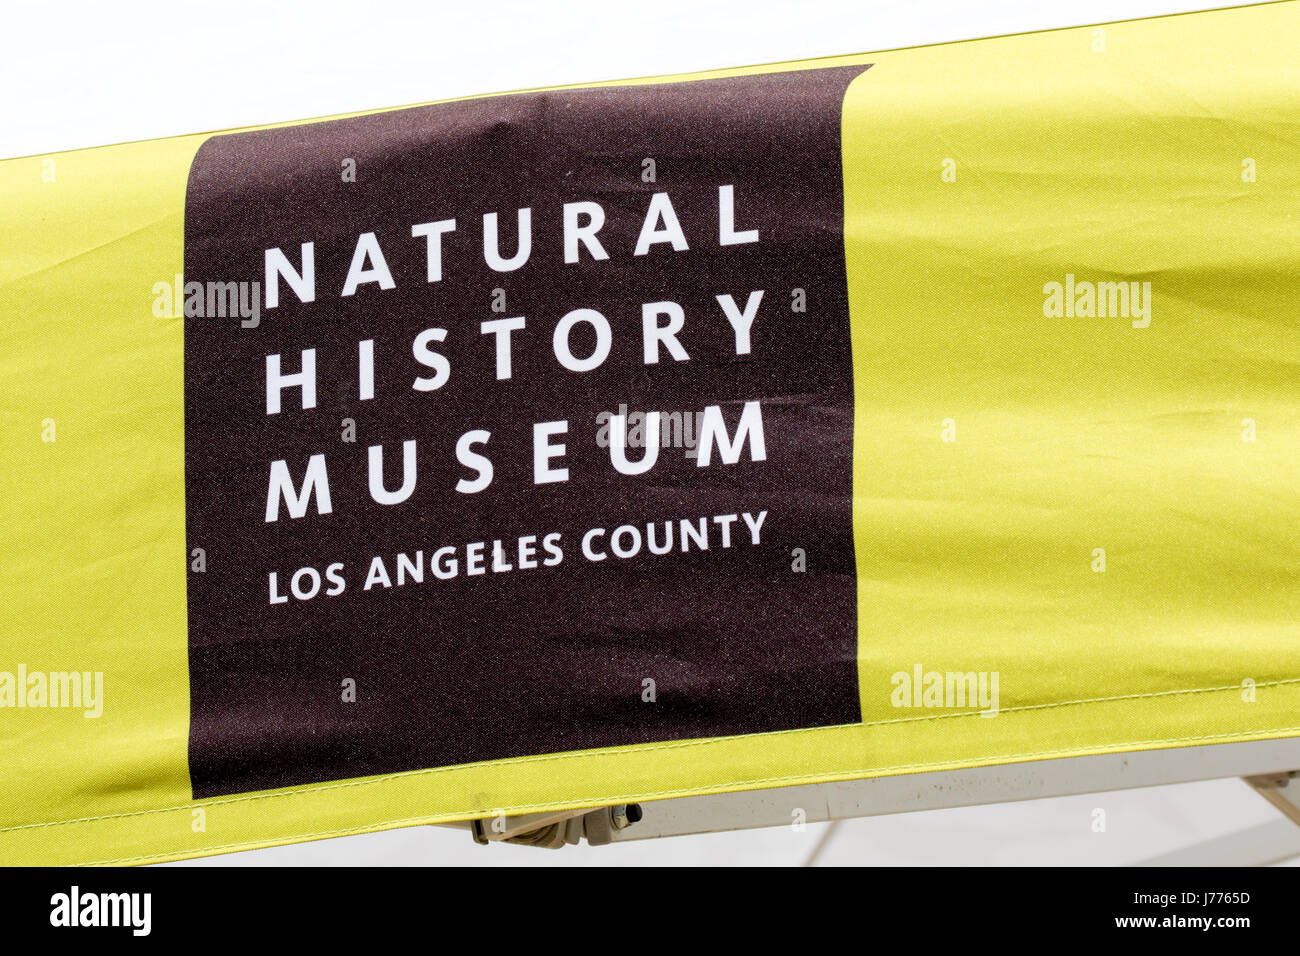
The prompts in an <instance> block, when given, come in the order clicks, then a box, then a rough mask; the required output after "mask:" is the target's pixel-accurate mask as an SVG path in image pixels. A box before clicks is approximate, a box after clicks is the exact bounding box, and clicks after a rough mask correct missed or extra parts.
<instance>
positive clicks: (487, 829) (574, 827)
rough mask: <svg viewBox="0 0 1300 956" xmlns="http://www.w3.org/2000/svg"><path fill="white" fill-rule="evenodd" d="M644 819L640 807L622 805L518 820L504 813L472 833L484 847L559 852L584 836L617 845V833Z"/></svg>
mask: <svg viewBox="0 0 1300 956" xmlns="http://www.w3.org/2000/svg"><path fill="white" fill-rule="evenodd" d="M640 819H641V807H640V805H639V804H635V803H620V804H618V805H617V806H613V807H601V808H599V809H596V810H565V811H560V812H557V813H526V814H523V815H520V816H515V817H512V816H507V815H505V814H502V815H500V816H496V817H487V818H484V819H479V820H471V821H470V832H471V834H472V835H473V837H474V842H475V843H480V844H483V845H487V844H489V843H515V844H518V845H520V846H537V847H542V848H544V849H548V850H558V849H559V848H560V847H562V846H576V845H577V844H578V843H581V842H582V838H583V837H586V838H587V842H588V843H589V844H591V845H592V846H602V845H604V844H607V843H613V842H614V834H615V833H616V832H617V831H619V830H625V829H627V828H628V827H630V826H632V825H633V824H634V823H636V822H637V821H639V820H640Z"/></svg>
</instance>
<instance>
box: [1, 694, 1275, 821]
mask: <svg viewBox="0 0 1300 956" xmlns="http://www.w3.org/2000/svg"><path fill="white" fill-rule="evenodd" d="M1285 684H1300V677H1288V678H1284V679H1282V680H1275V681H1264V682H1261V683H1257V684H1256V685H1255V686H1256V687H1277V686H1281V685H1285ZM1229 690H1231V691H1239V690H1241V687H1240V685H1237V684H1227V685H1223V686H1219V687H1196V688H1190V689H1187V690H1165V691H1153V692H1151V693H1147V694H1122V695H1119V696H1115V697H1090V698H1084V699H1081V700H1066V701H1053V702H1051V703H1047V704H1023V705H1021V706H1019V707H1003V708H1001V709H1000V710H999V713H1003V714H1008V713H1015V712H1018V711H1030V710H1048V709H1051V708H1055V707H1071V706H1078V705H1081V704H1093V703H1106V702H1112V701H1120V700H1137V699H1144V698H1151V697H1171V696H1180V695H1184V694H1205V693H1216V692H1223V691H1229ZM960 717H966V718H973V717H980V714H979V713H978V712H976V711H961V712H957V713H946V714H927V715H921V716H916V717H899V718H895V719H891V720H875V721H863V722H860V723H855V724H836V725H834V727H837V728H845V727H880V726H888V725H893V724H905V723H917V722H920V721H929V720H952V719H956V718H960ZM830 729H833V728H832V727H801V728H798V729H795V730H780V731H774V732H772V733H770V734H763V735H762V736H765V737H766V736H791V735H795V734H809V733H818V732H822V731H826V730H830ZM1284 730H1300V728H1290V727H1285V728H1278V729H1277V730H1264V731H1259V733H1278V732H1281V731H1284ZM1250 733H1252V732H1251V731H1247V732H1246V735H1249V734H1250ZM744 736H757V735H744ZM1215 736H1219V737H1233V736H1239V735H1238V734H1220V735H1215ZM739 739H743V738H742V737H740V736H735V737H710V738H706V739H703V740H686V741H667V742H664V743H658V744H655V743H651V744H638V745H635V746H628V747H616V748H600V749H597V750H591V751H568V752H565V753H558V754H539V755H537V756H531V757H510V758H506V759H504V760H493V761H487V762H485V763H484V764H481V765H484V766H487V765H490V766H493V767H503V766H511V765H514V764H521V763H534V764H535V763H543V762H547V761H552V760H569V759H575V758H576V759H583V758H586V759H598V758H602V757H609V756H614V755H616V754H626V753H657V752H659V751H667V750H682V749H687V748H692V747H707V746H712V745H714V744H716V743H717V742H718V741H721V740H739ZM1200 739H1207V738H1200V737H1170V738H1164V739H1163V742H1168V743H1174V742H1178V741H1186V740H1200ZM1144 742H1145V743H1159V742H1162V741H1161V740H1156V741H1129V742H1127V743H1124V744H1118V745H1116V746H1121V747H1122V746H1136V745H1139V744H1141V743H1144ZM1085 749H1092V748H1085ZM1057 752H1058V751H1041V752H1037V753H1026V754H1019V755H1004V758H1005V759H1011V758H1013V757H1014V756H1044V755H1046V754H1050V753H1057ZM1059 752H1060V753H1068V752H1071V751H1059ZM1004 758H999V757H994V758H989V759H991V760H997V759H1004ZM951 762H952V761H945V763H951ZM472 766H474V764H456V765H453V766H449V767H427V768H422V769H420V770H404V771H401V772H399V773H390V774H383V775H380V776H374V777H364V778H360V779H357V780H341V781H335V782H330V783H320V784H311V785H309V786H306V787H297V788H294V789H291V790H271V791H266V792H264V793H251V794H244V795H240V796H235V797H222V798H218V799H214V800H196V801H193V802H191V803H186V804H180V805H177V806H173V807H153V808H150V809H148V810H131V811H127V812H124V813H108V814H102V815H99V816H93V817H74V818H71V819H67V820H50V821H47V822H43V823H20V824H16V825H14V826H9V827H0V833H14V832H17V831H22V830H37V829H44V828H46V827H58V826H69V825H72V824H78V823H94V822H97V821H100V820H121V819H126V818H130V817H141V816H149V815H151V814H155V813H177V812H180V811H183V810H192V809H194V808H195V807H196V806H197V807H205V808H206V807H217V806H226V805H229V804H235V803H248V802H252V801H255V800H271V799H277V798H282V797H292V796H301V795H302V794H308V793H327V792H329V791H331V790H341V789H346V788H349V787H366V786H378V785H380V784H383V783H387V782H388V781H390V780H400V779H406V778H410V777H418V776H428V775H432V774H439V773H447V772H450V771H455V770H465V769H467V768H469V767H472ZM921 766H932V765H931V764H908V765H902V767H903V768H907V767H912V768H916V767H921ZM890 769H899V768H889V767H876V768H868V771H857V772H858V773H861V772H875V771H884V770H890ZM814 776H816V775H814ZM784 779H803V778H784V777H778V778H764V779H761V780H747V781H744V782H745V783H746V784H754V783H766V782H770V781H771V780H784ZM705 789H707V788H690V789H687V790H683V791H660V792H659V793H660V794H662V795H668V794H685V793H694V792H703V791H704V790H705ZM643 796H647V797H648V796H650V794H644V795H643ZM583 802H586V801H579V802H578V803H567V804H544V806H578V805H579V804H580V803H583ZM615 802H618V801H617V800H615ZM475 812H477V810H463V811H448V812H447V813H446V814H439V815H438V817H439V819H442V818H444V817H450V816H453V815H455V814H456V813H462V814H463V813H470V814H472V813H475ZM416 819H429V818H428V817H419V818H416Z"/></svg>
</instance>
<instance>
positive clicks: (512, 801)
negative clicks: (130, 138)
mask: <svg viewBox="0 0 1300 956" xmlns="http://www.w3.org/2000/svg"><path fill="white" fill-rule="evenodd" d="M1099 30H1101V31H1102V32H1101V33H1099V32H1098V31H1099ZM1297 36H1300V8H1298V7H1297V6H1296V5H1295V4H1294V3H1281V4H1268V5H1262V6H1258V7H1251V8H1244V9H1236V10H1222V11H1211V12H1207V13H1199V14H1191V15H1183V16H1177V17H1167V18H1160V19H1153V20H1143V21H1134V22H1128V23H1122V24H1110V25H1106V26H1105V27H1104V28H1097V27H1083V28H1079V29H1071V30H1061V31H1053V32H1049V33H1043V34H1033V35H1025V36H1014V37H1004V38H997V39H990V40H981V41H972V42H967V43H960V44H948V45H942V46H934V47H926V48H918V49H911V50H900V51H894V52H888V53H880V54H873V55H870V56H867V55H861V56H851V57H842V58H834V59H829V60H818V61H813V62H804V63H787V64H781V65H779V66H771V67H759V68H747V69H744V70H730V71H722V72H719V73H711V74H696V75H691V76H681V77H671V78H667V80H669V81H674V80H686V79H698V78H702V77H705V76H721V75H737V74H742V73H751V72H765V71H769V70H789V69H799V68H806V67H810V66H833V65H841V64H852V63H867V62H870V63H873V64H875V66H874V67H873V68H872V69H871V70H869V71H867V72H866V73H865V74H863V75H862V76H861V77H859V78H858V79H857V80H855V81H854V83H853V85H852V86H851V87H850V89H849V93H848V95H847V98H846V100H845V104H844V114H843V132H844V142H843V151H844V170H845V206H846V223H845V226H846V228H845V245H846V255H847V262H848V277H849V292H850V305H851V311H852V336H853V350H854V377H855V390H856V419H855V447H854V469H855V470H854V530H855V534H856V543H857V557H858V595H859V625H860V626H859V657H860V677H861V694H862V711H863V723H862V724H861V725H853V726H845V727H835V728H827V729H815V730H802V731H792V732H786V733H776V734H762V735H754V736H749V737H740V738H727V739H716V740H704V741H686V742H675V743H666V744H657V745H645V746H636V747H624V748H613V749H606V750H599V751H590V752H583V753H571V754H560V755H552V756H543V757H533V758H523V759H513V760H503V761H496V762H492V763H486V764H477V765H470V766H459V767H450V768H441V769H432V770H423V771H416V772H409V773H400V774H393V775H388V776H383V777H372V778H365V779H360V780H347V781H342V782H335V783H325V784H320V785H315V786H306V787H300V788H293V789H290V790H282V791H271V792H266V793H257V794H251V795H242V796H233V797H223V798H216V799H210V800H204V801H199V802H193V801H191V799H190V782H189V776H188V769H187V762H186V746H187V734H188V720H189V701H188V676H187V669H186V668H187V645H186V617H185V613H186V612H185V573H186V565H185V536H184V502H183V492H184V482H183V439H184V429H183V408H182V324H183V320H182V319H179V318H156V317H155V316H154V315H153V313H152V310H151V303H152V301H153V294H152V291H151V290H152V286H153V284H154V283H155V282H157V281H169V280H170V279H171V277H172V276H173V275H174V274H176V273H179V272H181V265H182V258H183V257H182V231H183V230H182V227H183V212H184V201H185V185H186V176H187V173H188V170H189V164H190V161H191V159H192V158H193V156H194V154H195V151H196V150H197V148H198V146H199V145H200V144H201V143H202V142H203V140H204V139H205V137H204V136H189V137H182V138H178V139H171V140H164V141H157V142H147V143H135V144H129V145H123V146H115V147H105V148H101V149H94V150H86V151H80V152H73V153H63V154H58V155H55V156H51V157H31V158H26V159H20V160H11V161H7V162H4V163H0V198H2V200H3V201H2V202H0V315H3V316H4V317H5V321H4V323H3V325H2V326H0V337H2V339H3V348H2V349H0V376H2V378H3V382H4V401H3V404H2V406H0V428H3V447H4V448H5V454H4V455H3V456H2V457H0V476H2V479H3V480H2V483H0V487H2V488H3V501H4V513H3V520H2V522H0V529H2V530H0V609H2V611H0V613H2V615H3V619H2V621H0V669H5V670H13V669H14V668H15V667H16V666H17V665H18V664H19V663H24V664H26V665H27V666H28V667H29V668H31V669H46V670H65V669H74V668H75V669H77V670H88V671H102V672H103V673H104V675H105V698H106V707H105V710H104V713H103V715H102V717H100V718H98V719H87V718H85V717H83V715H82V713H81V712H80V711H78V710H53V709H49V710H21V709H3V710H0V728H3V731H2V732H0V794H3V797H0V861H3V862H5V863H74V862H75V863H83V862H96V863H102V862H115V863H126V862H132V863H134V862H147V861H155V860H165V859H174V858H181V857H187V856H195V855H201V854H208V853H214V852H222V851H229V850H237V849H246V848H252V847H258V846H266V845H272V844H278V843H286V842H292V841H295V840H303V839H311V838H315V837H322V836H332V835H340V834H347V833H358V832H365V831H369V830H379V829H385V828H391V827H397V826H405V825H413V824H419V823H432V822H437V821H448V820H454V819H465V818H469V817H473V816H480V815H486V814H489V813H492V812H494V811H497V810H505V811H507V812H512V813H515V812H528V811H534V810H542V809H550V808H560V807H576V806H586V805H599V804H602V803H616V802H624V801H629V800H640V799H653V798H658V797H668V796H676V795H684V794H693V793H709V792H720V791H728V790H742V789H751V788H758V787H765V786H774V785H784V784H793V783H812V782H819V781H828V780H836V779H847V778H854V777H864V776H875V775H884V774H898V773H907V772H914V771H922V770H934V769H941V768H953V767H970V766H979V765H985V764H992V763H1002V762H1013V761H1022V760H1029V759H1040V758H1044V757H1055V756H1065V755H1077V754H1087V753H1103V752H1114V751H1136V750H1146V749H1153V748H1161V747H1171V746H1179V745H1190V744H1198V743H1215V742H1226V741H1233V740H1249V739H1260V738H1268V737H1281V736H1293V735H1296V734H1300V628H1298V627H1297V620H1300V613H1298V612H1300V599H1298V596H1297V594H1298V591H1297V587H1296V581H1297V571H1298V570H1300V552H1298V550H1297V548H1298V545H1297V542H1298V541H1300V534H1297V532H1300V455H1298V454H1297V451H1296V449H1297V448H1300V377H1298V376H1297V368H1298V367H1300V366H1298V364H1297V363H1300V335H1297V333H1296V323H1297V318H1296V317H1297V315H1300V261H1297V260H1298V259H1300V251H1298V250H1300V242H1297V240H1298V239H1300V232H1298V231H1297V219H1296V210H1297V209H1300V136H1298V135H1297V130H1298V129H1300V125H1297V120H1298V119H1300V63H1298V61H1297V57H1296V55H1295V49H1294V45H1295V38H1296V37H1297ZM664 81H665V79H663V78H660V79H658V80H656V81H655V82H664ZM635 82H648V81H635ZM950 160H951V163H950V162H948V161H950ZM1247 160H1252V161H1253V164H1247ZM1251 166H1253V169H1254V181H1249V180H1248V178H1246V177H1244V176H1243V173H1245V172H1246V171H1247V169H1248V168H1249V167H1251ZM51 172H52V177H51ZM50 178H53V182H50V181H48V180H49V179H50ZM1067 275H1072V276H1074V277H1075V278H1076V279H1077V280H1078V281H1089V280H1090V281H1120V280H1123V281H1149V282H1151V283H1152V286H1151V288H1152V298H1151V300H1150V301H1151V304H1152V309H1151V320H1150V323H1149V325H1148V326H1146V327H1134V324H1133V322H1130V321H1129V320H1128V319H1127V318H1092V317H1068V318H1067V317H1049V316H1047V315H1045V314H1044V311H1045V306H1044V303H1045V298H1046V296H1045V292H1044V287H1045V285H1046V284H1047V283H1051V282H1065V281H1066V276H1067ZM47 420H52V421H53V424H54V427H55V429H56V433H55V440H54V441H52V442H50V441H43V440H42V437H43V430H44V429H45V428H46V423H47ZM1252 423H1253V424H1252ZM1251 428H1253V429H1254V440H1253V441H1249V440H1244V439H1245V438H1246V437H1247V436H1248V432H1249V430H1250V429H1251ZM950 438H955V440H945V439H950ZM1097 549H1102V550H1104V552H1105V570H1104V571H1099V570H1097V569H1096V568H1097V560H1098V555H1097ZM916 665H921V666H922V667H923V668H924V669H926V670H937V671H944V670H960V671H963V672H964V671H990V672H992V671H996V672H998V674H999V675H1000V698H1001V699H1000V712H999V713H998V715H997V717H996V718H993V719H988V718H984V717H981V716H980V715H979V713H978V711H975V710H971V709H969V708H968V709H959V710H952V709H918V708H912V709H899V708H898V707H896V706H894V703H895V701H894V699H893V698H892V694H893V691H894V690H895V688H894V686H893V683H892V682H891V676H892V675H894V674H896V673H898V672H911V671H912V669H913V667H914V666H916ZM1243 682H1246V686H1244V687H1243ZM1252 682H1253V693H1252V692H1251V686H1252ZM196 809H202V811H203V814H202V823H203V827H202V828H201V829H199V828H198V821H197V818H196V814H195V812H194V811H195V810H196Z"/></svg>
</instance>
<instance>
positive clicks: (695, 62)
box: [0, 0, 1278, 865]
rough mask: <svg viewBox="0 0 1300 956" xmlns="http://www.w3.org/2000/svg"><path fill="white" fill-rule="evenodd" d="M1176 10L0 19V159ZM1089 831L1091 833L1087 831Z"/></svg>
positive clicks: (891, 834) (651, 856)
mask: <svg viewBox="0 0 1300 956" xmlns="http://www.w3.org/2000/svg"><path fill="white" fill-rule="evenodd" d="M1225 5H1229V4H1226V3H1222V2H1220V3H1188V2H1179V0H1127V2H1118V0H1091V2H1069V0H1057V2H1053V3H1043V2H1041V0H1037V2H1035V0H1019V2H996V3H993V2H980V3H971V2H939V0H905V2H866V0H856V2H834V0H802V2H785V3H781V2H768V0H744V2H718V0H639V2H636V3H629V2H617V0H568V2H554V3H544V2H521V0H478V2H467V3H466V2H462V3H454V4H447V3H437V2H414V0H406V2H403V0H381V2H370V0H355V2H294V3H272V2H269V0H233V2H223V3H213V4H202V3H182V2H177V0H164V2H140V0H136V2H119V3H104V2H88V3H57V2H53V3H52V2H25V3H23V2H11V0H10V2H3V5H2V6H0V9H2V10H3V14H4V16H3V23H4V44H3V56H0V91H2V92H3V100H2V102H3V104H4V105H3V118H4V121H3V123H2V124H0V157H14V156H25V155H33V154H40V153H49V152H54V151H57V150H63V149H76V148H80V147H85V146H98V145H103V144H106V143H119V142H125V141H128V140H135V139H147V138H152V137H158V136H170V135H177V134H183V133H194V132H202V131H208V130H218V129H226V128H230V127H238V126H249V125H255V124H259V123H268V122H277V121H283V120H293V119H302V118H306V117H312V116H322V115H328V114H334V113H343V112H350V111H355V110H363V109H370V108H378V107H389V106H398V105H402V104H406V103H417V102H424V101H428V100H437V99H444V98H448V97H455V96H462V95H467V94H475V93H487V92H496V91H507V90H515V89H521V88H528V87H537V86H551V85H559V84H565V83H580V82H590V81H594V80H602V79H618V78H620V77H632V76H647V75H655V74H664V73H677V72H688V71H696V70H704V69H710V68H715V67H727V66H739V65H744V64H750V63H765V62H774V61H780V60H791V59H801V58H807V57H817V56H831V55H835V54H843V53H860V52H867V51H873V50H884V49H891V48H895V47H902V46H912V45H916V44H922V43H940V42H945V41H950V40H964V39H970V38H974V37H981V36H993V35H997V34H1003V33H1018V32H1024V31H1029V30H1041V29H1049V28H1053V27H1064V26H1078V25H1082V24H1089V23H1099V22H1105V21H1108V20H1121V19H1131V18H1134V17H1142V16H1153V15H1158V14H1163V13H1178V12H1184V11H1188V10H1196V9H1206V8H1210V7H1213V6H1225ZM1095 808H1102V809H1104V810H1105V811H1106V814H1107V824H1108V826H1107V830H1106V832H1105V833H1096V832H1093V829H1092V820H1093V810H1094V809H1095ZM1276 819H1278V814H1277V812H1276V811H1275V810H1274V809H1273V808H1272V807H1270V806H1269V805H1268V804H1266V803H1265V802H1264V801H1263V800H1262V799H1261V798H1259V797H1258V796H1256V795H1255V794H1254V793H1252V792H1251V791H1250V790H1249V789H1248V788H1247V787H1246V785H1245V784H1243V783H1241V782H1240V781H1236V780H1226V781H1216V782H1210V783H1201V784H1186V785H1180V786H1173V787H1162V788H1156V789H1152V790H1144V791H1128V792H1123V793H1114V794H1094V795H1089V796H1081V797H1070V798H1061V799H1053V800H1038V801H1033V802H1027V803H1021V804H1007V805H1002V806H993V807H973V808H966V809H957V810H943V811H931V812H927V813H919V814H909V815H903V816H893V817H883V818H875V819H865V820H857V821H850V822H846V823H844V824H842V825H840V826H839V827H838V828H837V829H836V831H835V833H834V835H833V837H832V839H831V840H830V841H829V842H828V843H827V844H826V845H825V847H824V849H823V850H822V851H821V853H820V854H819V856H818V858H817V859H818V862H819V863H828V864H844V863H896V864H932V863H935V864H937V863H950V864H1014V863H1049V864H1050V863H1071V862H1074V863H1111V864H1124V863H1132V862H1136V861H1138V860H1141V859H1144V858H1146V857H1149V856H1152V855H1155V854H1159V853H1165V852H1169V851H1172V850H1175V849H1177V848H1179V847H1181V846H1185V845H1187V844H1189V843H1192V842H1194V841H1196V840H1200V839H1206V838H1210V837H1217V836H1224V835H1228V834H1232V833H1234V832H1239V831H1241V830H1242V829H1243V828H1246V827H1249V826H1251V825H1256V824H1262V823H1268V822H1272V821H1274V820H1276ZM824 831H825V828H824V826H822V825H816V826H811V827H809V828H808V829H807V831H806V832H804V833H793V832H791V831H790V830H789V829H785V828H783V829H777V830H766V831H750V832H741V833H726V834H716V835H710V836H704V837H683V838H677V839H670V840H657V841H647V842H645V843H633V844H624V845H620V846H611V847H587V846H582V847H568V848H565V849H563V850H560V851H553V852H552V851H544V850H536V849H532V848H530V847H511V846H491V847H479V846H475V845H474V844H472V843H471V841H470V837H469V834H468V833H467V832H465V831H459V830H447V829H442V828H434V827H417V828H414V829H409V830H399V831H392V832H389V833H382V834H372V835H368V836H363V837H349V838H344V839H339V840H329V841H321V842H317V843H310V844H302V845H299V846H294V847H283V848H278V849H273V850H261V851H256V852H252V853H241V854H235V855H232V856H226V857H216V858H213V859H211V860H208V861H200V862H204V863H208V864H221V863H268V864H270V863H363V864H370V863H404V864H419V863H431V864H437V863H448V862H455V863H462V864H499V863H502V862H509V863H518V864H525V865H584V864H587V865H600V864H627V863H647V864H658V863H671V862H677V863H722V864H726V863H756V864H798V863H802V862H805V861H807V860H808V859H809V857H810V855H811V854H812V853H813V851H814V848H815V847H816V846H817V845H818V843H819V841H820V839H821V837H822V835H823V834H824Z"/></svg>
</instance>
